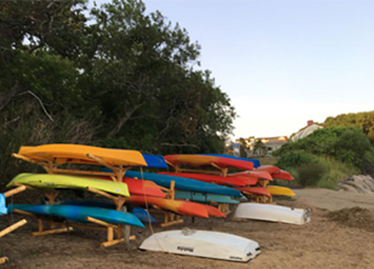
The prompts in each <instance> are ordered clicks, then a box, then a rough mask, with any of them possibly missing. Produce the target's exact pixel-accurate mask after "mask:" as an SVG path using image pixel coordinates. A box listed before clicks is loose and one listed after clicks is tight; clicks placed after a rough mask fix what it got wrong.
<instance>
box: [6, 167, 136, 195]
mask: <svg viewBox="0 0 374 269" xmlns="http://www.w3.org/2000/svg"><path fill="white" fill-rule="evenodd" d="M14 183H18V184H23V185H27V186H31V187H35V188H40V189H86V188H87V187H91V188H94V189H97V190H101V191H105V192H109V193H112V194H117V195H121V196H130V193H129V191H128V188H127V184H126V183H122V182H114V181H109V180H102V179H95V178H89V177H77V176H67V175H51V174H31V173H23V174H19V175H18V176H16V177H15V178H14V179H13V180H12V181H11V182H9V183H8V185H7V187H10V186H12V185H13V184H14Z"/></svg>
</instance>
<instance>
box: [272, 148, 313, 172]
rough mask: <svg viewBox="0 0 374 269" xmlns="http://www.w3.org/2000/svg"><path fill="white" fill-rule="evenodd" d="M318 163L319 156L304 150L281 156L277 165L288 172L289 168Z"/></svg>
mask: <svg viewBox="0 0 374 269" xmlns="http://www.w3.org/2000/svg"><path fill="white" fill-rule="evenodd" d="M317 161H318V157H317V156H315V155H313V154H311V153H308V152H305V151H304V150H296V151H291V152H288V153H286V154H283V155H281V156H280V157H279V158H278V160H277V162H276V164H275V165H276V166H278V167H279V168H281V169H284V170H286V168H287V167H299V166H301V165H303V164H308V163H311V162H317Z"/></svg>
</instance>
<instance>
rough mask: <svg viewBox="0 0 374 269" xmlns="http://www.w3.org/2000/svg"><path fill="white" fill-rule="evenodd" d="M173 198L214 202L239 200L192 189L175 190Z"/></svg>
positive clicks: (235, 201) (226, 202)
mask: <svg viewBox="0 0 374 269" xmlns="http://www.w3.org/2000/svg"><path fill="white" fill-rule="evenodd" d="M175 198H177V199H183V200H189V201H194V202H199V203H210V202H211V201H212V202H216V203H221V204H239V203H240V201H238V200H234V199H231V197H230V196H225V195H219V194H210V193H201V192H192V191H177V192H176V193H175Z"/></svg>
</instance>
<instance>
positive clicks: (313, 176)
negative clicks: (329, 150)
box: [297, 162, 326, 187]
mask: <svg viewBox="0 0 374 269" xmlns="http://www.w3.org/2000/svg"><path fill="white" fill-rule="evenodd" d="M297 171H298V175H299V182H300V184H301V186H304V187H307V186H317V185H318V183H319V181H320V179H321V177H322V175H323V174H324V173H325V172H326V171H325V168H324V167H323V165H322V164H320V163H318V162H315V163H309V164H303V165H301V166H300V167H298V169H297Z"/></svg>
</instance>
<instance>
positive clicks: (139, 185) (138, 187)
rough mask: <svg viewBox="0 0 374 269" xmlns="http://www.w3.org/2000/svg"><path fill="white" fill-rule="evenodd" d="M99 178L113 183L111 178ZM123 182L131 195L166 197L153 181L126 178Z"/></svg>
mask: <svg viewBox="0 0 374 269" xmlns="http://www.w3.org/2000/svg"><path fill="white" fill-rule="evenodd" d="M97 178H99V179H104V180H108V181H112V179H111V178H110V177H97ZM122 182H123V183H126V184H127V188H128V189H129V193H130V194H131V195H146V196H155V197H162V198H165V197H166V195H165V193H163V192H162V190H161V189H160V187H159V186H158V185H157V184H156V183H154V182H152V181H149V180H141V179H135V178H129V177H124V178H123V179H122Z"/></svg>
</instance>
